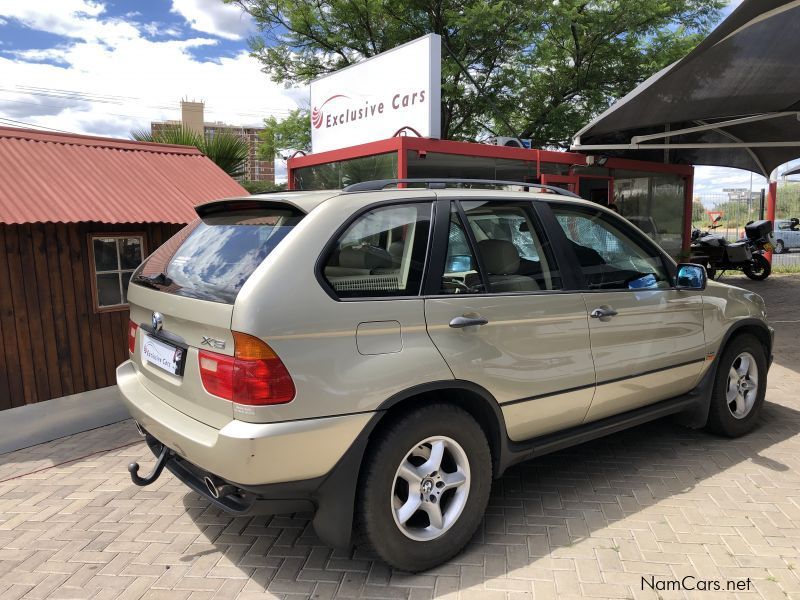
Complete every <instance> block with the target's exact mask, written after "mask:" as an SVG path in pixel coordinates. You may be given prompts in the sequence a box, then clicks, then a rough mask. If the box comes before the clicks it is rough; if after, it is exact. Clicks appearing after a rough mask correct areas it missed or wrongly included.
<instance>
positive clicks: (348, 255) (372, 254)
mask: <svg viewBox="0 0 800 600" xmlns="http://www.w3.org/2000/svg"><path fill="white" fill-rule="evenodd" d="M339 266H340V267H347V268H350V269H370V270H372V269H381V268H384V269H388V268H390V267H391V266H392V255H391V254H389V253H388V252H387V251H386V250H384V249H383V248H378V247H376V246H358V247H355V246H349V247H347V248H342V250H341V251H340V252H339Z"/></svg>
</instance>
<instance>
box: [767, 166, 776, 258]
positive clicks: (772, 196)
mask: <svg viewBox="0 0 800 600" xmlns="http://www.w3.org/2000/svg"><path fill="white" fill-rule="evenodd" d="M777 204H778V182H777V181H774V180H772V181H770V182H769V194H768V196H767V221H769V222H771V223H772V224H773V226H774V224H775V206H776V205H777ZM766 256H767V260H768V261H769V262H770V264H772V252H767V255H766Z"/></svg>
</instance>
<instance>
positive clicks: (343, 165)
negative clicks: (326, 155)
mask: <svg viewBox="0 0 800 600" xmlns="http://www.w3.org/2000/svg"><path fill="white" fill-rule="evenodd" d="M396 177H397V153H396V152H390V153H388V154H377V155H375V156H364V157H360V158H353V159H350V160H342V161H339V162H333V163H325V164H322V165H314V166H312V167H303V168H300V169H297V170H295V171H294V183H295V189H297V190H335V189H340V188H343V187H345V186H348V185H350V184H352V183H359V182H361V181H371V180H373V179H395V178H396Z"/></svg>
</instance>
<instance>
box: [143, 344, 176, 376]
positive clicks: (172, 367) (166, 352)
mask: <svg viewBox="0 0 800 600" xmlns="http://www.w3.org/2000/svg"><path fill="white" fill-rule="evenodd" d="M185 353H186V351H185V350H184V349H183V348H178V347H176V346H173V345H172V344H167V343H165V342H162V341H161V340H157V339H156V338H154V337H153V336H151V335H146V334H145V336H144V343H143V344H142V362H145V363H149V364H151V365H154V366H156V367H158V368H159V369H162V370H164V371H166V372H167V373H172V374H173V375H183V359H184V355H185Z"/></svg>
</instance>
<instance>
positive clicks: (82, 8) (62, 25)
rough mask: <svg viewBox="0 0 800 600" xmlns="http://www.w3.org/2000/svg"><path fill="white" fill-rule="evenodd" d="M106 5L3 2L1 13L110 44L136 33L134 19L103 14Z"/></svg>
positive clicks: (78, 0)
mask: <svg viewBox="0 0 800 600" xmlns="http://www.w3.org/2000/svg"><path fill="white" fill-rule="evenodd" d="M104 12H105V5H103V4H102V3H100V2H92V1H91V0H36V2H6V3H5V4H4V5H3V6H2V7H0V16H1V17H2V18H6V19H14V20H17V21H19V22H20V23H22V24H23V25H25V26H26V27H30V28H31V29H36V30H38V31H47V32H49V33H55V34H57V35H63V36H66V37H70V38H74V39H81V40H86V41H100V40H103V41H105V42H106V43H108V44H113V43H117V42H121V41H125V40H131V39H135V38H137V37H138V35H139V32H138V30H137V29H136V27H135V25H134V24H133V23H129V22H126V21H124V20H122V19H117V18H102V17H101V16H102V14H103V13H104Z"/></svg>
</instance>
